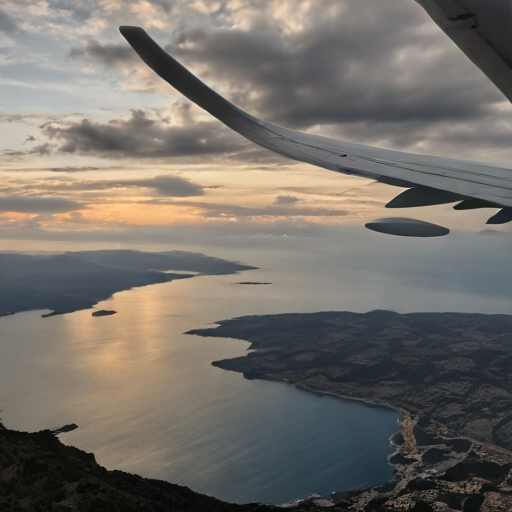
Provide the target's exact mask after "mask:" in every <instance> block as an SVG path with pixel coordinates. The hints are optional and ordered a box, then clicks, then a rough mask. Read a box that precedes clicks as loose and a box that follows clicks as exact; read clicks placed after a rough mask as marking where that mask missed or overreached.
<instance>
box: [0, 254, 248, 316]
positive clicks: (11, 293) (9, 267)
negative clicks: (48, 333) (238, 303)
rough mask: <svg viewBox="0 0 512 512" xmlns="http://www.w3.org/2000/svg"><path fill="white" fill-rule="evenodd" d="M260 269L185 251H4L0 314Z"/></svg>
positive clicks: (85, 304)
mask: <svg viewBox="0 0 512 512" xmlns="http://www.w3.org/2000/svg"><path fill="white" fill-rule="evenodd" d="M253 269H255V267H250V266H247V265H241V264H238V263H234V262H232V261H227V260H222V259H219V258H212V257H210V256H205V255H203V254H199V253H192V252H184V251H167V252H140V251H127V250H114V251H81V252H66V253H60V254H50V255H31V254H22V253H21V254H20V253H13V252H3V253H2V252H0V316H7V315H9V314H13V313H18V312H20V311H29V310H34V309H49V310H52V313H49V314H47V315H45V316H53V315H55V314H62V313H70V312H73V311H77V310H80V309H88V308H90V307H92V306H93V305H94V304H96V303H97V302H99V301H102V300H105V299H108V298H109V297H111V296H112V294H114V293H116V292H119V291H123V290H129V289H130V288H133V287H136V286H147V285H150V284H156V283H165V282H168V281H173V280H175V279H185V278H191V277H194V275H197V274H202V275H223V274H234V273H237V272H241V271H243V270H253Z"/></svg>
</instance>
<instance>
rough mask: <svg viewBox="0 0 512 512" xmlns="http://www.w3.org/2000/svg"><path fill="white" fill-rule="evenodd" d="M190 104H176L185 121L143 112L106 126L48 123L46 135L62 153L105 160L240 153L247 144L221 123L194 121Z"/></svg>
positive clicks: (43, 128)
mask: <svg viewBox="0 0 512 512" xmlns="http://www.w3.org/2000/svg"><path fill="white" fill-rule="evenodd" d="M188 109H189V106H188V105H175V106H174V110H175V111H178V114H179V117H181V119H171V118H169V117H160V116H158V115H157V113H156V112H147V111H144V110H142V109H136V110H132V111H131V115H130V117H129V118H118V119H112V120H110V121H108V122H106V123H101V122H97V121H92V120H91V119H83V120H82V121H79V122H68V123H62V124H57V123H46V124H45V125H43V126H42V128H41V129H42V132H43V134H44V135H45V136H46V137H48V138H49V139H50V140H53V141H56V142H57V143H58V144H59V148H58V150H59V151H60V152H61V153H68V154H79V155H95V156H99V157H103V158H129V157H137V158H162V157H184V156H198V155H199V156H200V155H203V156H204V155H213V154H220V153H226V152H234V151H239V150H240V149H242V148H243V147H244V144H245V142H243V140H242V139H241V138H239V137H237V136H236V134H233V133H231V132H230V131H229V130H227V129H226V128H224V127H223V126H220V125H219V124H218V123H208V122H193V121H192V120H191V118H190V117H189V114H188Z"/></svg>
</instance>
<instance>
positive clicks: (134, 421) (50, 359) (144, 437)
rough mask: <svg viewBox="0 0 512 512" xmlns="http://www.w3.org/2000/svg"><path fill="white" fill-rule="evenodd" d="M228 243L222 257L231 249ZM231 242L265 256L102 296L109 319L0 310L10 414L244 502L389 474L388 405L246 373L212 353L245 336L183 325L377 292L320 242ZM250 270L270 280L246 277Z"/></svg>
mask: <svg viewBox="0 0 512 512" xmlns="http://www.w3.org/2000/svg"><path fill="white" fill-rule="evenodd" d="M204 252H205V253H207V254H211V253H212V251H207V250H205V251H204ZM222 252H224V251H222V250H220V249H218V248H217V249H216V253H215V254H214V255H217V256H219V255H220V256H223V257H227V255H226V254H220V253H222ZM226 252H227V251H226ZM230 252H231V258H232V259H237V260H243V261H246V262H250V263H251V264H254V265H256V266H260V267H261V268H260V269H259V270H255V271H250V272H244V273H243V274H241V275H231V276H198V277H194V278H192V279H187V280H182V281H175V282H171V283H164V284H159V285H153V286H149V287H143V288H137V289H133V290H130V291H126V292H120V293H117V294H115V295H114V297H113V298H112V299H110V300H108V301H104V302H102V303H100V304H98V305H97V307H96V308H95V309H113V310H115V311H117V312H118V313H117V314H116V315H113V316H108V317H92V316H91V310H86V311H78V312H75V313H72V314H67V315H63V316H54V317H50V318H45V319H43V318H41V311H33V312H27V313H20V314H17V315H14V316H11V317H4V318H2V319H0V333H1V344H0V406H1V407H2V420H3V421H4V423H5V425H6V426H7V427H9V428H14V429H20V430H28V431H35V430H39V429H43V428H56V427H60V426H62V425H64V424H67V423H72V422H74V423H77V424H78V426H79V428H78V429H77V430H75V431H73V432H69V433H66V434H62V435H60V438H61V439H62V440H63V441H64V442H66V443H67V444H72V445H75V446H77V447H79V448H81V449H84V450H86V451H89V452H93V453H95V455H96V458H97V460H98V462H99V463H100V464H102V465H104V466H106V467H107V468H108V469H121V470H124V471H129V472H134V473H138V474H141V475H143V476H145V477H151V478H159V479H163V480H167V481H170V482H174V483H178V484H181V485H186V486H189V487H191V488H192V489H194V490H195V491H198V492H202V493H205V494H209V495H212V496H215V497H218V498H220V499H223V500H226V501H231V502H237V503H243V502H253V501H259V502H264V503H284V502H287V501H290V500H292V499H294V498H296V497H299V496H304V495H307V494H309V493H312V492H319V493H322V494H328V493H330V492H333V491H341V490H347V489H353V488H359V487H364V486H367V485H372V484H379V483H384V482H385V481H387V480H388V479H389V478H390V477H391V475H392V468H391V467H390V466H389V465H388V464H387V456H388V455H389V454H390V453H391V448H390V445H389V442H388V438H389V436H390V435H391V434H392V433H394V432H395V431H396V430H397V414H396V413H395V412H394V411H391V410H387V409H375V408H368V407H365V406H364V405H363V404H361V403H357V402H353V401H344V400H339V399H335V398H331V397H318V396H316V395H313V394H310V393H306V392H304V391H300V390H297V389H296V388H294V387H293V386H289V385H287V384H284V383H276V382H266V381H254V380H251V381H249V380H245V379H244V378H243V377H242V376H241V375H240V374H237V373H233V372H226V371H224V370H220V369H218V368H215V367H213V366H211V362H212V361H215V360H219V359H225V358H230V357H238V356H240V355H243V354H244V353H246V351H247V348H248V346H249V345H248V343H247V342H244V341H241V340H232V339H225V338H220V339H219V338H216V339H208V338H200V337H196V336H191V335H186V334H183V333H184V332H186V331H188V330H191V329H196V328H200V327H205V326H209V325H212V324H213V322H215V321H216V320H222V319H226V318H233V317H237V316H244V315H254V314H275V313H289V312H311V311H321V310H335V309H338V310H341V309H344V310H356V311H357V310H368V306H377V307H378V306H379V304H382V297H381V296H380V295H379V294H378V293H377V294H375V293H372V289H369V288H368V286H361V283H359V284H357V283H356V282H355V281H353V280H352V281H351V278H350V273H349V272H348V271H346V270H345V271H343V272H346V275H342V271H341V270H338V271H337V272H336V271H335V269H337V268H340V267H339V266H338V265H337V264H336V261H335V260H334V259H332V255H328V254H326V253H323V252H322V251H316V252H315V251H299V252H296V253H292V254H290V252H289V251H279V250H257V251H255V250H253V249H251V250H247V249H244V250H242V249H240V250H238V251H236V250H231V251H230ZM322 260H325V262H323V261H322ZM326 262H327V263H326ZM328 262H331V263H330V265H329V264H328ZM248 281H249V282H269V283H272V284H270V285H265V286H254V285H243V284H238V283H240V282H248ZM377 289H378V286H375V287H374V288H373V290H377ZM357 290H359V293H356V291H357ZM370 296H372V297H373V299H372V300H370V299H369V297H370ZM402 298H403V294H402ZM370 309H371V307H370Z"/></svg>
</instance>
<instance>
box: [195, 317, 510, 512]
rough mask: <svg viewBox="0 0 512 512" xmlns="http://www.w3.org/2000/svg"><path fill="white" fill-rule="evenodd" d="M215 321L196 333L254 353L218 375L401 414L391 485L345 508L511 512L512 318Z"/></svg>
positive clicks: (343, 500) (354, 496) (344, 499)
mask: <svg viewBox="0 0 512 512" xmlns="http://www.w3.org/2000/svg"><path fill="white" fill-rule="evenodd" d="M219 324H220V326H219V327H217V328H213V329H201V330H194V331H190V332H189V334H197V335H201V336H212V337H228V338H237V339H242V340H246V341H249V342H251V346H250V349H251V352H249V353H248V354H247V355H246V356H243V357H238V358H234V359H226V360H222V361H216V362H214V363H213V365H214V366H217V367H219V368H223V369H225V370H231V371H237V372H241V373H243V374H244V376H245V377H246V378H249V379H254V378H259V379H267V380H279V381H285V382H288V383H290V384H293V385H296V386H297V387H299V388H300V389H304V390H307V391H312V392H314V393H316V394H319V395H322V394H330V395H334V396H339V397H345V398H351V399H356V400H362V401H364V402H366V403H370V404H374V405H383V406H388V407H391V408H394V409H395V410H397V411H399V412H400V413H401V415H402V420H401V425H402V427H401V432H400V433H398V434H397V435H396V436H394V438H393V439H392V442H393V444H394V446H395V448H396V453H395V454H394V455H393V457H391V459H390V462H391V463H392V464H394V465H395V467H396V469H397V474H396V477H395V479H394V480H393V481H391V482H389V483H388V484H386V486H384V487H382V488H376V489H368V490H365V491H356V492H354V493H348V494H346V493H345V494H344V493H340V494H339V495H336V496H335V501H337V503H338V506H339V507H342V508H340V510H343V509H345V510H397V509H399V510H417V511H422V510H426V511H430V510H465V511H480V510H481V511H498V510H510V508H511V507H512V479H511V478H510V477H509V473H510V475H512V472H510V471H511V469H512V453H511V452H510V450H511V449H512V371H511V368H512V316H508V315H481V314H460V313H412V314H406V315H401V314H398V313H395V312H393V311H372V312H369V313H366V314H358V313H349V312H321V313H312V314H287V315H268V316H247V317H242V318H236V319H232V320H225V321H222V322H219ZM343 507H346V508H343Z"/></svg>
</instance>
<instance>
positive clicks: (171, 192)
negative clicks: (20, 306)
mask: <svg viewBox="0 0 512 512" xmlns="http://www.w3.org/2000/svg"><path fill="white" fill-rule="evenodd" d="M118 183H120V184H122V183H123V182H122V181H121V182H118ZM124 183H125V184H128V185H130V184H131V185H135V186H138V187H147V188H152V189H155V190H156V191H157V192H158V193H159V194H161V195H163V196H167V197H193V196H202V195H203V194H204V190H203V187H202V186H201V185H199V184H198V183H194V182H192V181H190V180H187V179H186V178H182V177H181V176H175V175H172V174H171V175H162V176H157V177H156V178H151V179H146V180H125V181H124Z"/></svg>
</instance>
